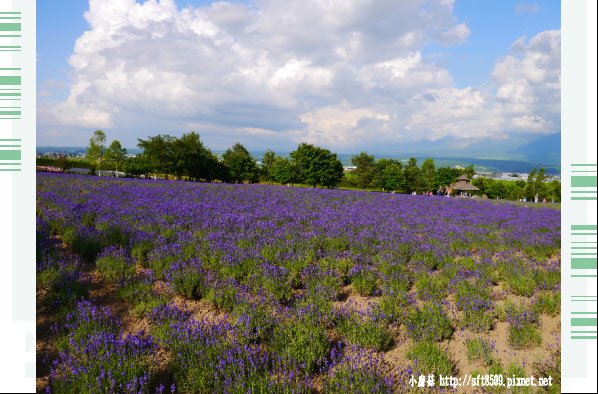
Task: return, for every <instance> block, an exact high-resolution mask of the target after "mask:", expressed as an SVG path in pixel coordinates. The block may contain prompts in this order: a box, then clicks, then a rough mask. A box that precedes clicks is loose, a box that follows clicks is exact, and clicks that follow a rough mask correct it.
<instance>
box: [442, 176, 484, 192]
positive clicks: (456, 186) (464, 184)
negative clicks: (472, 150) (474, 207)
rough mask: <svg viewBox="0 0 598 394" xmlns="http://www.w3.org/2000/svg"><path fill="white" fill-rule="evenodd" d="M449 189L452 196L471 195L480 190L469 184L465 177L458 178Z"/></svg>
mask: <svg viewBox="0 0 598 394" xmlns="http://www.w3.org/2000/svg"><path fill="white" fill-rule="evenodd" d="M449 188H450V189H449V190H452V192H453V193H454V194H459V195H472V194H474V193H476V192H479V191H480V189H478V188H477V187H475V186H474V185H472V184H471V182H470V180H469V178H467V177H466V176H465V175H461V176H460V177H459V178H457V180H456V181H455V183H452V184H451V185H450V186H449Z"/></svg>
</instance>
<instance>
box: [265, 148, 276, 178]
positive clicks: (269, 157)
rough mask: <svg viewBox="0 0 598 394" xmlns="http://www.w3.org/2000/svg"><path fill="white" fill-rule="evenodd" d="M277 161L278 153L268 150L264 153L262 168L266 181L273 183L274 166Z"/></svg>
mask: <svg viewBox="0 0 598 394" xmlns="http://www.w3.org/2000/svg"><path fill="white" fill-rule="evenodd" d="M275 161H276V153H274V151H272V150H270V149H268V150H267V151H266V152H265V153H264V157H262V166H261V173H262V177H263V179H264V180H266V181H267V182H269V183H271V182H272V181H273V180H274V178H272V166H273V165H274V162H275Z"/></svg>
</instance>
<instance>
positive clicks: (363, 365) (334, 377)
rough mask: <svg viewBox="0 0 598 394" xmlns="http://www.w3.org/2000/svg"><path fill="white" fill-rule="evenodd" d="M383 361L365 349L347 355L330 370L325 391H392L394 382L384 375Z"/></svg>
mask: <svg viewBox="0 0 598 394" xmlns="http://www.w3.org/2000/svg"><path fill="white" fill-rule="evenodd" d="M352 353H353V352H352ZM382 363H383V361H382V358H381V357H376V356H374V355H372V354H368V353H364V352H363V351H357V352H355V354H353V355H351V356H345V357H344V359H343V360H341V362H340V363H339V364H338V365H336V366H334V367H333V368H331V370H330V371H329V373H328V378H327V379H326V381H325V383H324V393H391V392H392V391H393V383H394V382H393V379H392V378H391V377H385V376H384V374H383V372H382V366H383V365H382Z"/></svg>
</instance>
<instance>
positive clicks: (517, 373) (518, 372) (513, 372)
mask: <svg viewBox="0 0 598 394" xmlns="http://www.w3.org/2000/svg"><path fill="white" fill-rule="evenodd" d="M507 377H509V378H527V377H529V375H527V373H526V372H525V368H524V367H522V366H521V365H519V364H517V363H516V362H512V363H510V364H509V367H508V368H507ZM511 390H512V392H513V393H531V392H533V391H532V388H531V387H527V386H517V387H511Z"/></svg>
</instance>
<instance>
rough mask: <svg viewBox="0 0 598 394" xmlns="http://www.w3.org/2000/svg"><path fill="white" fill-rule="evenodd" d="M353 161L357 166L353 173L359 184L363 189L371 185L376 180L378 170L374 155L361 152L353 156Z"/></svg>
mask: <svg viewBox="0 0 598 394" xmlns="http://www.w3.org/2000/svg"><path fill="white" fill-rule="evenodd" d="M351 163H352V164H353V165H354V166H355V167H356V168H355V170H354V171H353V174H354V175H355V177H356V180H357V186H358V187H360V188H362V189H365V188H366V187H369V186H370V185H371V183H372V181H373V180H374V175H375V170H376V169H375V165H374V164H375V160H374V156H370V155H368V154H367V153H366V152H361V153H360V154H359V155H357V156H353V157H352V158H351Z"/></svg>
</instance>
